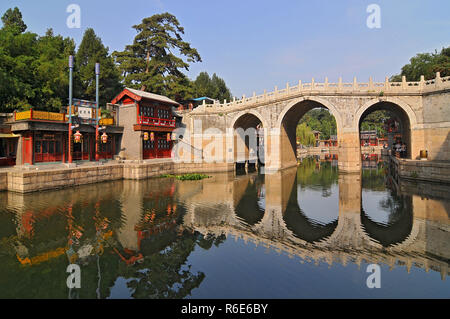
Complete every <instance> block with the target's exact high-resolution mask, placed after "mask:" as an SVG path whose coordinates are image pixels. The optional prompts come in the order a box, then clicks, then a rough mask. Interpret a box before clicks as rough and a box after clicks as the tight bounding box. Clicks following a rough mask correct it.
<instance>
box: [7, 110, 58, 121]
mask: <svg viewBox="0 0 450 319" xmlns="http://www.w3.org/2000/svg"><path fill="white" fill-rule="evenodd" d="M14 120H15V121H22V120H38V121H52V122H65V121H66V115H65V114H64V113H54V112H45V111H35V110H33V109H30V110H28V111H24V112H14Z"/></svg>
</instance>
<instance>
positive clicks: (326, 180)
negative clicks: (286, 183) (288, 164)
mask: <svg viewBox="0 0 450 319" xmlns="http://www.w3.org/2000/svg"><path fill="white" fill-rule="evenodd" d="M318 164H319V165H318ZM338 175H339V173H338V170H337V169H333V168H332V167H331V163H329V162H320V160H317V159H315V158H313V157H306V158H304V159H303V160H302V162H301V164H300V165H299V166H298V168H297V183H298V185H299V186H300V187H301V188H302V189H305V188H321V189H322V191H323V192H324V195H325V194H327V193H328V191H329V189H330V187H331V186H332V185H335V184H337V182H338Z"/></svg>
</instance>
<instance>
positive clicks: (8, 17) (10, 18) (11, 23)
mask: <svg viewBox="0 0 450 319" xmlns="http://www.w3.org/2000/svg"><path fill="white" fill-rule="evenodd" d="M2 22H3V27H4V28H8V29H11V30H13V32H14V33H15V34H19V33H24V32H25V30H26V29H27V25H26V24H25V22H23V19H22V13H21V12H20V10H19V8H17V7H15V8H14V9H11V8H10V9H8V10H7V11H6V12H5V14H4V15H3V16H2Z"/></svg>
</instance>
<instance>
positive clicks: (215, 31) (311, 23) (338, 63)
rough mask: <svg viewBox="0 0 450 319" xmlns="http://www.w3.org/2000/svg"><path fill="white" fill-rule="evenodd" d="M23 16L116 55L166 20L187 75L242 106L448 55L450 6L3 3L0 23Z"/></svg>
mask: <svg viewBox="0 0 450 319" xmlns="http://www.w3.org/2000/svg"><path fill="white" fill-rule="evenodd" d="M70 4H77V5H79V7H80V9H81V15H80V17H81V26H80V28H69V27H68V26H67V23H66V21H67V18H68V17H69V16H70V14H71V13H68V12H67V11H66V10H67V7H68V6H69V5H70ZM370 4H377V5H378V6H379V8H380V28H369V27H368V26H367V19H368V17H369V16H371V15H372V14H373V11H371V12H367V7H368V6H369V5H370ZM16 6H17V7H18V8H19V9H20V10H21V12H22V15H23V19H24V21H25V23H26V24H27V26H28V31H32V32H35V33H37V34H39V35H43V34H44V33H45V31H46V30H47V29H48V28H50V27H51V28H53V30H54V32H55V34H61V35H63V36H68V37H72V38H74V39H75V41H76V43H77V45H78V44H79V43H80V42H81V39H82V37H83V33H84V31H85V30H86V28H89V27H92V28H93V29H94V30H95V32H96V34H97V35H98V36H100V37H101V39H102V41H103V43H104V45H105V46H107V47H109V50H110V52H113V51H115V50H117V51H122V50H124V48H125V46H126V45H127V44H131V43H132V42H133V39H134V37H135V35H136V31H135V30H134V29H133V28H132V26H133V25H135V24H138V23H140V22H141V21H142V19H143V18H145V17H149V16H152V15H153V14H156V13H162V12H169V13H171V14H173V15H175V16H176V17H177V19H178V21H179V22H180V24H181V26H182V27H184V30H185V35H184V40H185V41H187V42H189V43H190V44H191V46H192V47H194V48H196V49H197V50H198V52H199V54H200V56H201V57H202V62H201V63H195V64H192V65H191V67H190V69H189V71H188V72H187V75H188V76H189V77H190V78H191V79H195V77H196V76H197V75H198V74H199V73H200V72H202V71H207V72H208V73H209V74H210V75H212V74H213V73H216V74H217V75H218V76H219V77H221V78H223V79H224V80H225V82H226V84H227V85H228V87H229V88H230V89H231V91H232V94H233V95H235V96H237V97H240V96H242V95H243V94H245V95H246V96H250V95H251V94H253V92H256V94H261V93H262V92H263V91H264V89H267V90H268V91H271V90H273V88H274V87H275V86H278V87H279V88H284V87H285V86H286V83H288V82H289V83H290V85H295V84H297V83H298V81H299V80H302V81H303V82H310V81H311V78H313V77H314V78H315V81H316V82H323V81H324V79H325V77H328V80H329V82H337V81H338V78H339V77H342V78H343V81H344V82H352V81H353V77H356V78H357V79H358V81H361V82H368V79H369V77H370V76H372V77H373V79H374V81H380V82H383V81H384V79H385V77H386V76H391V75H393V74H398V73H399V72H400V69H401V67H402V66H403V65H404V64H406V63H408V61H409V59H410V58H411V57H412V56H414V55H416V54H417V53H423V52H434V51H435V50H438V51H440V50H441V49H442V47H446V46H449V45H450V18H449V16H448V13H449V12H450V1H448V0H442V1H441V0H439V1H438V0H427V1H419V0H387V1H381V0H380V1H377V0H370V1H361V0H359V1H354V0H341V1H336V0H314V1H312V0H308V1H304V0H290V1H287V0H278V1H266V0H258V1H256V0H255V1H253V0H222V1H219V0H189V1H186V0H129V1H120V0H108V1H106V0H40V1H35V0H16V1H15V0H1V2H0V15H3V13H4V12H5V11H6V10H7V9H8V8H12V7H16Z"/></svg>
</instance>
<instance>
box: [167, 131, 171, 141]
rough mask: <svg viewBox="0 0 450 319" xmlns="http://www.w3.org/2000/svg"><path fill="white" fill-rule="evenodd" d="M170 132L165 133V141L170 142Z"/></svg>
mask: <svg viewBox="0 0 450 319" xmlns="http://www.w3.org/2000/svg"><path fill="white" fill-rule="evenodd" d="M170 135H171V134H170V133H167V142H170V139H171V137H170Z"/></svg>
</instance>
